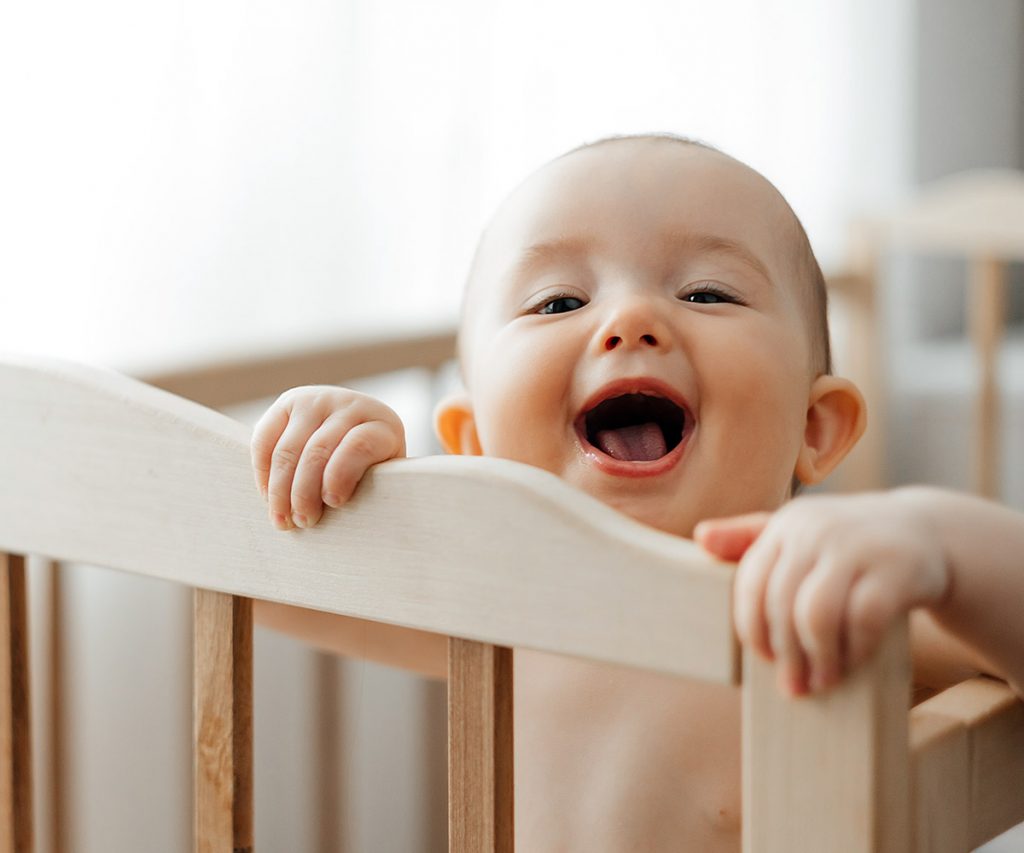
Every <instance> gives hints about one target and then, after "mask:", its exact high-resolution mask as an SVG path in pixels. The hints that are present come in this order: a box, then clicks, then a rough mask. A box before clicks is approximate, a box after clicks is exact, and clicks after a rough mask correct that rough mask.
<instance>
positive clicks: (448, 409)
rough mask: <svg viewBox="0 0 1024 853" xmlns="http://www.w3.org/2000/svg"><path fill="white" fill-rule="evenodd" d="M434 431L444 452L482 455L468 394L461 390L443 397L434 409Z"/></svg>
mask: <svg viewBox="0 0 1024 853" xmlns="http://www.w3.org/2000/svg"><path fill="white" fill-rule="evenodd" d="M434 432H436V433H437V437H438V439H439V440H440V442H441V446H442V447H443V448H444V451H445V453H455V454H458V455H462V456H482V455H483V450H482V449H481V447H480V438H479V436H478V435H477V433H476V419H475V418H474V417H473V407H472V405H471V404H470V400H469V395H468V394H466V393H464V392H462V393H458V394H451V395H449V396H448V397H445V398H444V399H443V400H442V401H441V402H440V403H438V404H437V408H436V409H434Z"/></svg>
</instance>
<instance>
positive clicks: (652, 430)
mask: <svg viewBox="0 0 1024 853" xmlns="http://www.w3.org/2000/svg"><path fill="white" fill-rule="evenodd" d="M597 446H598V447H600V448H601V449H602V450H603V451H604V452H605V453H607V454H608V455H609V456H611V457H612V458H613V459H624V460H625V461H627V462H651V461H652V460H654V459H660V458H661V457H662V456H664V455H665V453H666V452H667V448H666V447H665V436H663V435H662V433H661V427H660V426H658V425H657V424H656V423H646V424H636V425H635V426H625V427H619V428H618V429H603V430H601V431H600V432H599V433H598V434H597Z"/></svg>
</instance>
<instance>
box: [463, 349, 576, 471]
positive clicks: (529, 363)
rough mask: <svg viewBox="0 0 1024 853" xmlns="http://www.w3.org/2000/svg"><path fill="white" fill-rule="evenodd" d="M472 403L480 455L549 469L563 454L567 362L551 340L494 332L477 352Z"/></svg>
mask: <svg viewBox="0 0 1024 853" xmlns="http://www.w3.org/2000/svg"><path fill="white" fill-rule="evenodd" d="M482 349H483V351H482V353H481V354H480V357H479V360H478V361H477V362H476V364H477V369H476V370H475V371H474V373H473V376H472V381H473V383H474V392H473V401H474V410H475V415H476V422H477V432H478V434H479V437H480V443H481V447H482V449H483V452H484V455H486V456H497V457H501V458H504V459H513V460H516V461H519V462H526V463H528V464H531V465H537V466H539V467H543V468H547V469H549V470H551V469H552V468H553V466H554V464H555V457H556V456H557V455H558V453H559V452H560V451H562V450H564V431H565V430H564V426H565V425H566V424H567V423H568V422H569V418H568V414H567V413H568V395H569V391H570V386H571V377H572V370H571V368H570V367H568V366H567V365H571V364H572V363H573V359H572V358H571V355H570V354H568V353H565V352H563V351H562V350H564V349H565V344H564V343H561V345H560V342H559V341H558V339H557V338H556V337H555V336H554V335H546V336H542V335H532V336H531V335H508V334H504V333H499V334H498V335H497V336H495V338H494V339H493V342H492V343H491V344H490V345H489V346H487V347H486V348H482Z"/></svg>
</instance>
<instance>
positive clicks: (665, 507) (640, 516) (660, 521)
mask: <svg viewBox="0 0 1024 853" xmlns="http://www.w3.org/2000/svg"><path fill="white" fill-rule="evenodd" d="M597 497H599V498H600V499H601V500H603V501H604V502H605V503H607V504H608V505H609V506H611V507H612V508H614V509H616V510H618V511H619V512H621V513H622V514H623V515H628V516H629V517H630V518H632V519H634V520H635V521H639V522H641V523H642V524H646V525H648V526H649V527H653V528H655V529H656V530H660V531H662V532H663V533H671V534H672V535H673V536H684V537H686V538H687V539H690V538H692V537H693V528H694V527H696V526H697V522H698V521H700V520H701V517H702V516H700V515H699V514H698V513H694V512H692V511H687V510H686V509H684V508H682V507H678V506H673V505H672V504H671V503H668V502H666V501H664V500H657V499H655V500H652V499H651V498H652V496H651V495H647V496H644V497H638V496H634V495H616V496H615V497H613V498H610V499H609V498H606V497H603V496H597Z"/></svg>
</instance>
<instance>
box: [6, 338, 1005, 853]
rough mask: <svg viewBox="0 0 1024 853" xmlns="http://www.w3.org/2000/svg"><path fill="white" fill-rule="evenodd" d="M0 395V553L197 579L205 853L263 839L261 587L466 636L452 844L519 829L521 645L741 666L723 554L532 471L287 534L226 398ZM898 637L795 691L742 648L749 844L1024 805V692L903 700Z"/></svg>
mask: <svg viewBox="0 0 1024 853" xmlns="http://www.w3.org/2000/svg"><path fill="white" fill-rule="evenodd" d="M0 398H2V399H4V401H5V407H6V412H5V413H14V414H13V415H12V414H7V416H6V417H5V418H4V419H2V420H0V483H2V484H3V488H2V489H0V552H7V553H9V554H11V555H16V554H25V553H39V554H43V555H46V556H49V557H54V558H58V559H63V560H69V561H76V562H84V563H90V564H97V565H104V566H109V567H113V568H118V569H123V570H126V571H134V572H139V573H142V574H146V575H151V576H154V577H160V578H165V579H170V580H174V581H177V582H179V583H185V584H188V585H191V586H194V587H196V588H197V593H196V617H195V632H196V693H195V703H196V708H195V709H196V713H195V742H196V795H197V815H196V817H197V849H198V850H201V851H207V850H208V851H211V853H212V851H217V853H221V851H228V850H233V851H246V850H251V849H252V845H253V839H252V802H251V784H252V778H251V761H252V755H251V667H252V659H251V653H252V652H251V615H250V609H249V606H250V599H251V598H263V599H268V600H272V601H280V602H285V603H290V604H297V605H301V606H304V607H312V608H316V609H321V610H328V611H332V612H336V613H341V614H346V615H351V616H358V617H362V618H368V619H373V620H377V621H384V622H391V623H395V624H401V625H406V626H409V627H415V628H421V629H425V630H429V631H435V632H438V633H443V634H447V635H449V636H450V637H451V638H452V639H451V640H450V641H449V721H450V728H449V733H450V741H451V743H450V765H449V771H450V773H449V789H450V792H451V800H452V802H451V808H450V820H451V824H450V826H451V829H450V838H451V845H452V849H454V850H458V851H470V850H472V851H477V850H493V851H510V850H512V847H513V843H514V842H513V832H512V826H513V818H512V816H513V803H512V790H513V787H512V725H511V720H512V692H511V688H512V681H511V651H510V649H511V647H516V646H517V647H527V648H534V649H541V650H546V651H551V652H557V653H562V654H572V655H577V656H583V657H589V658H592V659H595V660H603V661H608V662H613V663H621V664H627V665H631V666H639V667H644V668H648V669H655V670H659V671H663V672H668V673H674V674H676V675H684V676H689V677H698V678H703V679H707V680H712V681H718V682H721V683H726V684H730V683H737V681H738V677H739V669H740V667H739V660H738V655H737V649H736V647H735V644H734V641H733V637H732V629H731V623H730V615H729V609H730V608H729V594H730V585H731V570H730V568H729V567H728V566H725V565H722V564H717V563H714V562H712V561H710V560H709V559H708V558H707V557H705V556H703V555H702V553H701V552H699V551H698V550H697V549H695V547H694V546H693V545H692V544H690V543H687V542H685V541H683V540H679V539H677V538H674V537H670V536H665V535H663V534H660V533H657V532H655V531H652V530H650V529H648V528H646V527H643V526H641V525H638V524H636V523H634V522H632V521H629V520H628V519H626V518H624V517H622V516H620V515H618V514H617V513H615V512H613V511H612V510H610V509H609V508H608V507H606V506H604V505H602V504H600V503H598V502H596V501H594V500H592V499H591V498H589V497H587V496H585V495H582V494H580V493H578V492H576V491H575V490H573V489H571V488H570V487H568V486H567V485H566V484H564V483H562V482H561V481H559V480H558V479H557V478H554V477H552V476H549V475H547V474H545V473H543V472H540V471H536V470H533V469H530V468H527V467H525V466H520V465H515V464H513V463H508V462H502V461H500V460H484V459H423V460H408V461H401V462H393V463H388V464H386V465H382V466H379V467H378V468H377V469H375V470H374V471H373V472H371V474H370V475H369V476H368V477H367V478H366V481H365V482H364V483H363V484H362V485H361V486H360V489H359V491H358V494H357V496H356V498H355V499H354V500H353V502H352V504H351V506H349V507H346V508H345V509H344V510H342V511H338V512H332V513H329V515H328V517H327V518H326V519H325V520H324V522H323V523H322V524H321V525H318V527H317V528H315V529H313V530H309V531H292V532H289V533H280V532H276V531H274V530H273V529H272V528H271V527H270V525H269V524H268V523H266V521H265V518H264V516H265V508H264V506H263V504H262V502H261V500H260V498H259V497H258V495H257V494H256V491H255V487H254V485H253V483H252V479H251V473H250V465H249V458H248V449H247V443H248V430H247V429H246V428H245V427H243V426H241V425H240V424H237V423H235V422H234V421H231V420H230V419H228V418H226V417H223V416H221V415H218V414H217V413H215V412H212V411H210V410H207V409H204V408H203V407H201V406H198V405H196V404H194V403H190V402H188V401H185V400H182V399H180V398H177V397H174V396H172V395H170V394H167V393H165V392H162V391H159V390H157V389H154V388H151V387H148V386H145V385H142V384H141V383H138V382H135V381H132V380H129V379H126V378H125V377H122V376H118V375H116V374H111V373H106V372H102V371H96V370H92V369H87V368H82V367H77V366H74V365H67V364H59V363H53V362H40V361H37V360H28V361H26V360H18V359H13V358H8V359H6V360H3V361H2V362H0ZM496 518H497V519H502V520H504V522H505V523H504V524H501V525H495V524H494V519H496ZM112 531H116V533H114V534H112ZM0 570H2V571H0V578H2V580H3V584H2V585H3V591H2V595H0V655H2V658H3V660H2V661H0V708H2V710H0V756H2V759H3V767H2V770H3V773H2V779H0V798H2V800H3V801H2V803H0V821H3V826H2V827H0V853H6V851H7V850H11V851H14V850H18V851H21V850H30V849H31V804H30V802H29V800H28V797H29V795H28V791H29V778H30V777H29V764H28V756H27V733H28V728H27V727H28V718H27V702H26V699H25V697H27V694H28V683H27V671H26V667H25V646H26V630H25V620H24V589H23V566H22V560H21V558H20V557H17V556H4V557H3V561H2V562H0ZM906 642H907V638H906V625H905V624H903V625H899V626H897V627H896V628H895V629H894V631H893V632H892V633H891V635H890V637H889V638H888V639H887V640H886V642H885V643H884V644H883V648H882V649H881V651H880V653H879V654H878V655H877V656H876V658H875V659H874V661H872V662H870V663H869V665H867V666H865V667H864V668H862V670H861V671H859V672H858V673H856V674H855V675H854V677H852V678H850V679H848V680H847V681H846V682H845V683H844V684H843V685H842V686H841V687H840V688H838V689H836V690H833V691H831V692H830V693H829V694H827V695H826V696H823V697H816V698H813V699H810V700H801V701H798V702H792V701H788V700H786V699H784V698H783V697H781V696H780V695H779V694H778V692H777V691H776V689H775V685H774V679H773V676H772V671H771V667H770V666H769V665H768V664H766V663H764V662H762V661H758V660H756V659H753V658H751V657H750V656H749V655H748V656H747V659H746V660H745V662H744V676H743V692H744V849H745V850H747V851H757V853H762V852H763V851H783V850H785V851H796V850H822V849H829V850H840V851H841V850H848V851H865V853H866V851H893V853H895V851H902V850H907V849H916V850H922V851H923V850H966V849H968V848H967V846H965V845H967V844H970V845H975V844H978V843H981V842H982V841H984V840H985V839H986V838H988V837H992V836H993V835H994V834H996V833H997V832H999V831H1001V830H1002V829H1004V828H1006V827H1007V826H1009V825H1011V824H1012V823H1014V822H1016V821H1019V820H1021V819H1024V749H1021V746H1022V745H1024V712H1022V708H1021V705H1020V703H1019V702H1016V700H1015V699H1014V698H1013V697H1012V695H1011V694H1009V692H1008V688H1006V687H1005V686H1004V685H1000V684H998V683H994V682H988V681H986V680H984V679H981V680H976V682H974V683H972V684H969V685H962V686H961V687H959V688H954V690H953V691H948V692H947V693H944V694H941V695H940V696H938V697H935V698H934V699H932V700H929V702H927V703H924V704H923V705H921V706H919V708H918V709H915V710H914V712H913V713H912V714H910V715H909V716H908V714H907V704H908V703H907V698H908V695H909V691H908V690H907V687H908V685H909V658H908V654H907V648H906ZM950 791H954V792H956V795H955V798H954V800H953V802H954V804H955V807H954V808H947V806H946V803H947V799H948V796H949V792H950ZM936 827H938V828H937V829H936Z"/></svg>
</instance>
